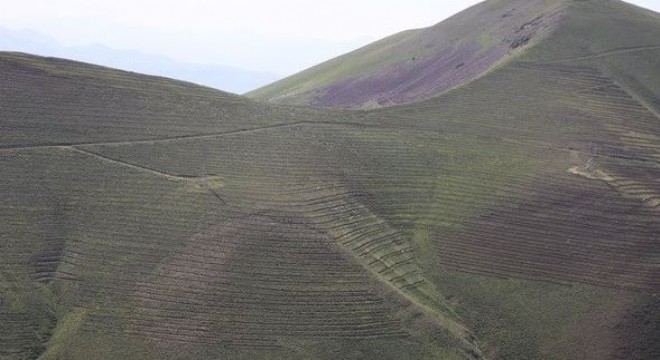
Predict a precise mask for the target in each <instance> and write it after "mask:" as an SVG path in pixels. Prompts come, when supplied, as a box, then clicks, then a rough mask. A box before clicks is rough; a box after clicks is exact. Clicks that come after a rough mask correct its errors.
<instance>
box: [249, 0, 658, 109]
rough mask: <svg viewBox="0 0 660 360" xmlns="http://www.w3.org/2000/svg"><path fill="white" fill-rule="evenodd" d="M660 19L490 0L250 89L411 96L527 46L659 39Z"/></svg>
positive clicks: (306, 100) (370, 101) (300, 94)
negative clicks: (269, 83)
mask: <svg viewBox="0 0 660 360" xmlns="http://www.w3.org/2000/svg"><path fill="white" fill-rule="evenodd" d="M659 24H660V20H659V19H658V17H657V14H655V13H652V12H650V11H647V10H643V9H641V8H637V7H635V6H632V5H629V4H626V3H623V2H621V1H618V0H612V1H609V0H607V1H603V0H489V1H484V2H483V3H480V4H478V5H476V6H473V7H471V8H469V9H467V10H465V11H463V12H461V13H459V14H457V15H455V16H453V17H451V18H449V19H447V20H445V21H443V22H441V23H439V24H437V25H435V26H433V27H430V28H426V29H420V30H410V31H405V32H402V33H399V34H396V35H394V36H391V37H389V38H386V39H383V40H381V41H378V42H376V43H374V44H371V45H368V46H366V47H364V48H362V49H359V50H356V51H354V52H351V53H349V54H346V55H343V56H340V57H338V58H336V59H333V60H330V61H328V62H325V63H322V64H320V65H318V66H315V67H313V68H311V69H308V70H305V71H303V72H301V73H299V74H296V75H293V76H291V77H289V78H286V79H284V80H281V81H278V82H275V83H274V84H271V85H268V86H266V87H263V88H261V89H258V90H255V91H253V92H251V93H248V96H251V97H254V98H257V99H262V100H268V101H272V102H274V103H282V104H298V105H315V106H324V107H338V108H373V107H382V106H391V105H395V104H402V103H409V102H414V101H419V100H423V99H426V98H429V97H433V96H437V95H440V94H443V93H445V92H447V91H450V90H451V89H454V88H456V87H460V86H463V85H465V84H467V83H469V82H470V81H473V80H474V79H477V78H479V77H481V76H483V75H484V74H486V73H488V72H489V71H492V70H493V69H495V68H497V67H501V66H505V64H506V63H507V62H508V61H511V60H513V59H519V58H525V57H529V56H530V55H529V53H530V52H532V50H534V51H536V52H541V53H543V56H545V57H551V58H557V59H559V58H578V57H586V56H591V55H595V54H601V53H603V52H607V51H612V50H620V49H635V48H640V47H645V46H653V45H657V43H658V41H657V39H658V37H659V36H660V31H659V30H657V29H659V28H660V26H658V25H659ZM651 29H652V30H651ZM537 48H538V49H537Z"/></svg>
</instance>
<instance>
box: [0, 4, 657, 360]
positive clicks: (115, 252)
mask: <svg viewBox="0 0 660 360" xmlns="http://www.w3.org/2000/svg"><path fill="white" fill-rule="evenodd" d="M521 4H522V5H525V4H530V5H528V6H530V7H531V8H532V9H540V11H541V12H540V13H539V14H533V13H531V11H532V10H529V11H530V13H529V16H531V19H535V18H537V17H539V16H541V15H542V14H546V13H547V12H546V10H548V11H550V10H552V11H551V13H552V14H553V16H554V17H553V19H555V20H556V24H554V25H553V26H552V30H547V32H543V31H541V30H539V33H538V34H540V35H538V37H535V38H534V39H530V40H529V42H528V43H527V44H526V45H524V46H522V47H521V49H520V50H516V51H515V53H512V54H510V55H509V56H508V57H507V58H506V59H504V60H501V61H500V62H498V65H496V66H494V67H492V68H490V70H488V71H484V72H483V73H480V74H479V75H478V76H476V77H475V78H474V79H472V80H471V81H466V82H464V83H462V84H461V85H460V86H457V87H455V88H453V89H452V90H451V91H447V92H445V93H442V94H439V95H437V96H435V95H432V96H428V97H425V98H420V99H418V100H416V101H412V100H410V102H408V101H406V103H405V104H398V105H391V106H387V107H380V108H378V109H372V110H360V111H355V110H346V109H330V108H322V107H303V106H289V105H281V104H272V103H267V102H258V101H255V100H252V99H249V98H246V97H241V96H237V95H233V94H229V93H225V92H221V91H216V90H213V89H210V88H206V87H201V86H196V85H193V84H190V83H187V82H181V81H174V80H169V79H165V78H159V77H153V76H145V75H139V74H135V73H129V72H125V71H118V70H114V69H109V68H104V67H100V66H95V65H89V64H84V63H79V62H73V61H68V60H62V59H53V58H43V57H38V56H33V55H27V54H21V53H1V54H0V79H2V81H1V82H0V173H1V174H2V175H3V177H2V178H3V179H2V180H3V181H2V182H0V198H1V199H2V201H0V229H1V231H0V289H1V291H0V357H1V358H7V359H41V360H49V359H74V360H75V359H140V360H149V359H163V358H167V359H208V358H222V359H594V360H595V359H598V360H601V359H621V360H627V359H657V358H659V357H660V346H659V344H658V341H657V339H658V336H659V334H660V323H659V322H658V321H657V319H658V316H659V314H660V300H659V299H658V292H659V291H660V215H659V211H660V180H659V179H660V166H659V165H660V142H659V141H658V140H659V139H660V123H659V122H658V121H659V119H660V117H659V116H658V106H657V105H658V99H659V98H660V91H658V87H657V86H658V84H657V79H658V77H657V76H656V75H657V74H658V73H660V64H659V63H658V62H657V61H655V59H657V58H658V57H657V52H658V51H659V50H657V47H656V45H654V44H653V43H652V42H651V41H650V40H652V39H654V38H655V37H654V35H655V34H656V32H658V31H659V28H660V25H658V23H657V21H658V17H657V16H656V15H655V14H654V13H651V12H646V11H644V10H642V9H639V8H636V7H633V6H630V5H627V4H625V3H622V2H619V1H569V0H555V1H546V2H525V3H523V2H519V1H499V0H493V1H487V2H485V3H483V4H480V5H478V6H477V7H476V8H473V9H471V10H468V11H467V12H465V13H463V15H465V14H474V12H475V11H477V10H479V9H484V8H488V9H491V10H492V11H493V12H494V13H496V12H497V13H500V15H499V18H500V19H502V16H503V15H506V14H507V13H508V12H509V11H511V9H512V8H517V6H518V5H521ZM541 5H543V6H541ZM526 6H527V5H526ZM475 9H476V10H475ZM498 9H499V10H498ZM496 10H497V11H496ZM479 11H481V10H479ZM534 11H536V10H534ZM555 17H556V18H555ZM504 18H505V19H506V18H507V17H504ZM458 20H460V17H459V18H454V19H453V20H451V21H452V22H453V23H461V21H458ZM466 20H467V19H466ZM520 21H522V24H525V23H527V22H528V21H529V20H527V17H526V18H521V19H520ZM543 23H544V24H545V21H544V22H543ZM522 24H519V25H517V26H522ZM487 25H488V24H484V26H485V27H488V26H487ZM444 26H446V25H444ZM541 28H543V26H542V25H539V29H541ZM548 29H549V28H548ZM623 29H625V32H622V31H623ZM541 33H542V35H541ZM624 40H626V41H628V43H627V45H626V46H621V45H622V43H623V41H624ZM509 46H510V45H509ZM466 66H468V65H466Z"/></svg>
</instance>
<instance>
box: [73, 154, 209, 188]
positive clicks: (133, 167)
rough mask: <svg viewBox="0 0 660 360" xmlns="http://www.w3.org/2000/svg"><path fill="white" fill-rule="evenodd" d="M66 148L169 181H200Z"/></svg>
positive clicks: (195, 178)
mask: <svg viewBox="0 0 660 360" xmlns="http://www.w3.org/2000/svg"><path fill="white" fill-rule="evenodd" d="M65 148H67V149H70V150H73V151H76V152H79V153H82V154H85V155H87V156H92V157H95V158H97V159H100V160H103V161H105V162H110V163H113V164H117V165H121V166H126V167H129V168H131V169H135V170H138V171H141V172H147V173H150V174H153V175H156V176H160V177H163V178H166V179H168V180H174V181H198V180H199V178H197V177H185V176H175V175H171V174H167V173H164V172H160V171H158V170H154V169H150V168H147V167H144V166H139V165H134V164H130V163H127V162H123V161H120V160H115V159H112V158H109V157H106V156H103V155H99V154H96V153H93V152H91V151H87V150H83V149H79V148H77V147H74V146H68V147H65Z"/></svg>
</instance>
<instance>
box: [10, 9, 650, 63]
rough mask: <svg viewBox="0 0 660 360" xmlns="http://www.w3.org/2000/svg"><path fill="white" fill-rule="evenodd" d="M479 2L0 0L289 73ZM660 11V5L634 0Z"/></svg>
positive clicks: (70, 26)
mask: <svg viewBox="0 0 660 360" xmlns="http://www.w3.org/2000/svg"><path fill="white" fill-rule="evenodd" d="M478 2H480V0H442V1H438V0H277V1H273V0H185V1H182V0H177V1H173V0H139V1H138V0H0V28H7V29H11V30H18V29H29V30H33V31H36V32H39V33H41V34H44V35H46V36H48V37H51V38H53V39H55V40H57V41H59V42H60V43H62V44H63V45H89V44H95V43H96V44H103V45H106V46H109V47H112V48H116V49H127V50H139V51H142V52H146V53H150V54H157V55H164V56H168V57H170V58H172V59H175V60H179V61H184V62H193V63H200V64H221V65H230V66H234V67H239V68H244V69H250V70H260V71H267V72H273V73H277V74H280V75H287V74H291V73H293V72H297V71H299V70H302V69H304V68H306V67H309V66H311V65H314V64H316V63H319V62H322V61H324V60H327V59H329V58H331V57H334V56H336V55H339V54H342V53H344V52H346V51H349V50H352V49H355V48H358V47H360V46H362V45H366V44H368V43H370V42H372V41H375V40H378V39H380V38H383V37H386V36H388V35H391V34H394V33H396V32H399V31H403V30H407V29H412V28H420V27H426V26H430V25H433V24H435V23H438V22H440V21H441V20H443V19H445V18H447V17H449V16H451V15H453V14H454V13H456V12H458V11H460V10H462V9H465V8H467V7H469V6H471V5H474V4H476V3H478ZM629 2H632V3H636V4H638V5H640V6H644V7H647V8H652V9H654V10H655V11H660V0H631V1H629Z"/></svg>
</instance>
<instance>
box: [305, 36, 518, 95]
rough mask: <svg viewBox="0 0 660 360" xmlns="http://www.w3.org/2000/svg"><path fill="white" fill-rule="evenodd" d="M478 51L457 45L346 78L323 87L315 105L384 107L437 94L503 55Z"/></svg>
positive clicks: (472, 76)
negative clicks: (374, 105) (367, 73)
mask: <svg viewBox="0 0 660 360" xmlns="http://www.w3.org/2000/svg"><path fill="white" fill-rule="evenodd" d="M480 50H481V48H480V47H479V45H477V44H472V45H468V46H463V47H458V48H454V49H451V50H447V51H443V52H439V53H437V54H434V55H431V56H429V57H427V58H422V59H415V60H413V61H410V62H406V63H405V64H399V65H394V66H392V67H390V68H388V69H386V70H385V71H384V72H380V73H378V74H376V75H373V76H368V77H355V78H350V79H346V80H343V81H340V82H338V83H336V84H333V85H331V86H329V87H327V88H325V89H323V90H322V91H321V94H322V95H320V96H319V97H317V98H316V99H315V104H316V105H320V106H328V107H344V108H359V107H362V106H364V105H365V104H366V103H369V102H372V101H376V102H377V103H378V104H379V105H383V106H386V105H392V104H398V103H405V102H410V101H415V100H420V99H425V98H428V97H432V96H436V95H440V94H442V93H444V92H446V91H447V90H449V89H451V88H453V87H456V86H458V85H461V84H464V83H467V82H469V81H471V80H473V79H475V78H476V77H478V76H479V75H481V74H482V73H483V72H484V71H486V70H487V69H488V68H490V67H491V66H492V65H493V64H495V63H496V62H498V61H499V60H500V59H502V58H503V57H504V56H505V55H506V49H505V48H501V47H492V48H490V49H488V50H486V51H484V52H481V53H480Z"/></svg>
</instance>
